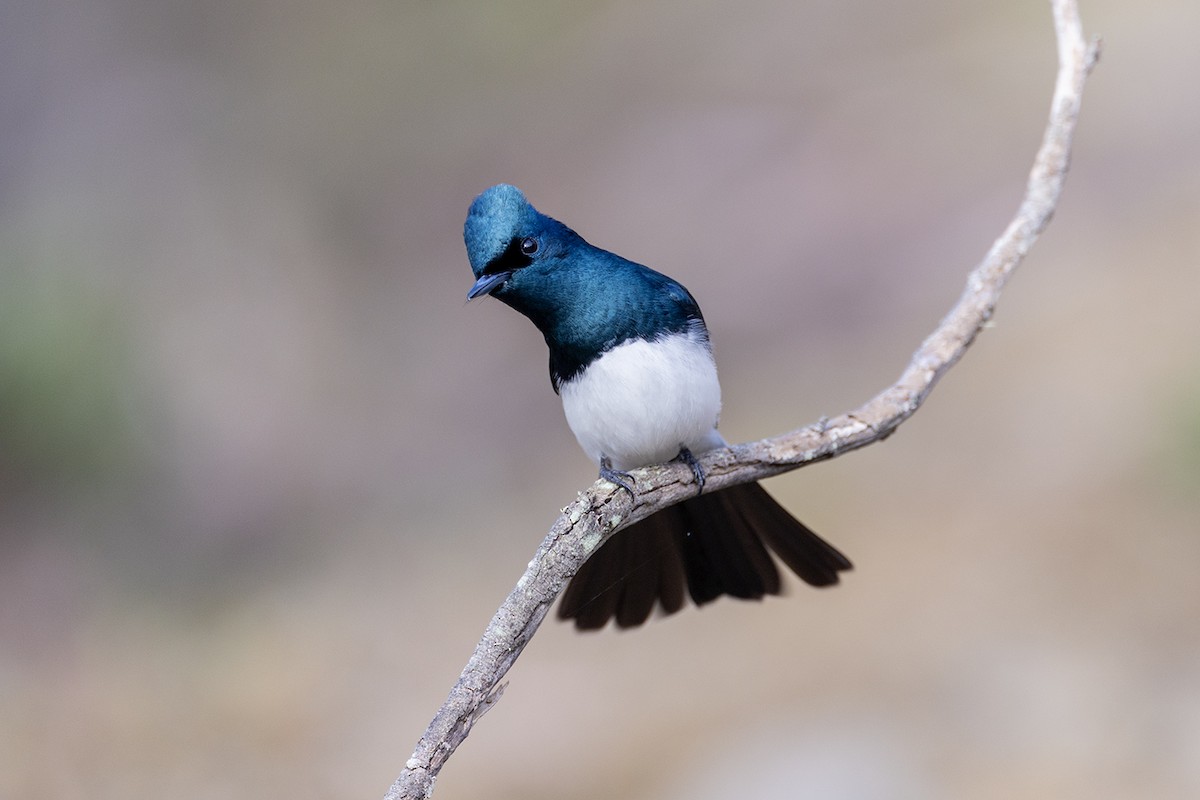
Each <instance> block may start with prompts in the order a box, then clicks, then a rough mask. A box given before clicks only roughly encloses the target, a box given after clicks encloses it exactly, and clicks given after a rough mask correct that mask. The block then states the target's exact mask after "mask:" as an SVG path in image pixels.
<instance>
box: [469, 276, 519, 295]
mask: <svg viewBox="0 0 1200 800" xmlns="http://www.w3.org/2000/svg"><path fill="white" fill-rule="evenodd" d="M511 277H512V273H511V272H496V273H493V274H491V275H481V276H480V277H479V280H477V281H475V285H474V286H472V287H471V291H469V292H467V300H474V299H475V298H476V297H480V296H482V295H485V294H491V293H492V292H494V291H496V290H497V289H499V288H500V287H501V286H503V285H504V282H505V281H506V280H508V279H509V278H511Z"/></svg>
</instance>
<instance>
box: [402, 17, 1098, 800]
mask: <svg viewBox="0 0 1200 800" xmlns="http://www.w3.org/2000/svg"><path fill="white" fill-rule="evenodd" d="M1051 4H1052V6H1053V10H1054V22H1055V31H1056V35H1057V39H1058V59H1059V66H1058V78H1057V81H1056V83H1055V89H1054V98H1053V101H1052V103H1051V106H1050V118H1049V121H1048V123H1047V125H1046V132H1045V135H1044V137H1043V140H1042V145H1041V148H1040V149H1039V150H1038V153H1037V158H1036V160H1035V161H1034V165H1033V170H1032V171H1031V173H1030V175H1029V182H1028V184H1027V186H1026V190H1025V197H1024V199H1023V200H1022V202H1021V205H1020V208H1019V209H1018V210H1017V214H1016V216H1015V217H1014V218H1013V220H1012V222H1010V223H1009V225H1008V227H1007V228H1006V229H1005V231H1004V233H1002V234H1001V235H1000V237H999V238H998V239H997V240H996V241H995V243H994V244H993V245H992V247H991V249H990V250H989V251H988V252H987V255H986V256H984V258H983V261H982V262H980V264H979V265H978V266H977V267H976V268H975V269H974V270H972V271H971V273H970V275H968V277H967V285H966V288H965V289H964V291H963V294H962V296H961V297H960V298H959V300H958V302H957V303H955V305H954V307H953V308H952V309H951V310H950V313H949V314H947V315H946V317H945V319H943V320H942V321H941V323H940V324H939V325H938V327H937V329H936V330H934V332H933V333H932V334H930V336H929V338H927V339H926V340H925V341H924V342H922V343H921V346H920V347H919V348H917V351H916V352H915V353H914V354H913V357H912V360H911V361H910V362H909V365H908V367H907V368H906V369H905V370H904V372H903V374H901V376H900V378H899V379H898V380H897V381H896V382H895V383H894V384H893V385H892V386H889V387H888V388H887V389H885V390H884V391H882V392H880V393H879V394H878V395H876V396H875V397H874V398H873V399H871V400H870V401H869V402H867V403H866V404H864V405H863V406H861V407H859V408H857V409H855V410H853V411H850V412H848V413H845V414H842V415H840V416H837V417H834V418H832V419H822V420H821V421H820V422H818V423H815V424H813V425H809V426H808V427H805V428H800V429H799V430H795V431H792V432H790V433H786V434H783V435H781V436H777V437H774V438H771V439H764V440H762V441H759V442H754V443H751V444H743V445H737V446H734V447H730V448H728V449H724V450H717V451H713V452H710V453H706V454H705V455H704V456H703V457H702V458H701V459H700V462H701V464H702V466H703V467H704V470H705V473H706V475H707V484H706V486H707V487H708V488H710V489H711V490H714V491H715V490H717V489H722V488H725V487H728V486H733V485H735V484H739V483H748V482H750V481H757V480H760V479H762V478H767V477H770V476H772V475H778V474H779V473H782V472H787V471H788V470H793V469H796V468H798V467H802V466H804V465H806V464H811V463H813V462H816V461H823V460H825V459H827V458H833V457H835V456H838V455H841V454H842V453H845V452H848V451H850V450H855V449H857V448H859V447H864V446H865V445H868V444H871V443H872V442H877V441H880V440H881V439H884V438H886V437H887V436H888V435H890V434H891V433H892V431H894V430H895V429H896V428H897V427H898V426H899V425H900V423H902V422H904V421H905V420H906V419H908V418H909V417H911V416H912V415H913V414H914V413H915V412H916V410H917V409H918V408H920V406H921V404H922V403H923V402H924V401H925V398H926V397H928V396H929V393H930V392H931V391H932V390H933V387H934V386H935V385H936V384H937V382H938V380H939V379H940V378H941V377H942V375H944V374H945V373H946V371H947V370H949V369H950V367H952V366H954V364H955V363H957V362H958V360H959V359H960V358H961V357H962V355H963V353H965V352H966V350H967V348H968V347H969V346H970V345H971V342H973V341H974V339H975V337H976V336H977V335H978V334H979V331H980V330H982V329H983V326H984V324H985V323H986V322H987V321H988V320H989V319H990V318H991V316H992V312H993V311H994V309H995V307H996V302H997V301H998V300H999V298H1000V291H1001V289H1003V287H1004V284H1005V283H1006V282H1007V280H1008V278H1009V276H1010V275H1011V274H1012V272H1013V270H1014V269H1016V267H1017V265H1018V264H1020V262H1021V260H1022V259H1023V258H1024V257H1025V254H1026V253H1028V252H1029V249H1030V248H1031V247H1032V246H1033V243H1034V242H1035V241H1036V240H1037V237H1038V235H1039V234H1040V233H1041V232H1042V231H1043V230H1044V229H1045V227H1046V225H1047V224H1048V223H1049V221H1050V218H1051V216H1052V215H1053V214H1054V209H1055V207H1056V206H1057V204H1058V198H1059V195H1060V194H1061V192H1062V188H1063V183H1064V181H1065V179H1066V173H1067V167H1068V164H1069V161H1070V153H1071V137H1072V135H1073V133H1074V131H1075V123H1076V120H1077V118H1078V115H1079V106H1080V100H1081V97H1082V93H1083V84H1084V81H1085V79H1086V78H1087V74H1088V73H1089V72H1090V71H1091V69H1092V67H1093V66H1094V65H1095V63H1096V59H1097V57H1098V55H1099V43H1098V42H1092V43H1091V44H1088V43H1087V42H1086V41H1085V40H1084V38H1083V31H1082V27H1081V25H1080V21H1079V10H1078V7H1077V5H1076V3H1075V2H1074V0H1052V1H1051ZM633 476H634V478H635V479H636V481H637V490H638V491H637V496H636V497H635V498H633V499H632V500H631V499H630V498H629V497H628V496H626V494H625V493H624V492H621V491H619V490H617V489H615V488H614V487H613V485H612V484H610V483H608V482H606V481H597V483H595V484H594V485H593V486H592V488H591V489H589V490H588V491H586V492H584V493H582V494H581V495H580V496H579V497H578V498H577V499H576V500H575V502H573V503H571V505H569V506H567V508H565V509H563V512H562V514H561V516H559V518H558V520H557V521H556V522H555V523H554V526H553V527H552V528H551V529H550V533H549V535H548V536H547V537H546V539H545V540H544V541H543V542H542V544H541V546H540V547H538V550H537V553H536V554H535V555H534V557H533V560H532V561H530V562H529V566H528V567H527V568H526V570H525V574H524V575H522V576H521V579H520V581H518V582H517V586H516V588H515V589H513V591H512V593H511V594H509V596H508V598H507V599H506V600H505V601H504V604H503V605H501V606H500V609H499V610H498V611H497V612H496V616H495V617H494V618H493V619H492V622H491V624H489V625H488V627H487V631H486V632H485V633H484V635H483V638H482V639H481V640H480V641H479V644H478V645H477V646H476V647H475V652H474V654H473V655H472V656H471V659H470V661H468V662H467V666H466V668H465V669H464V670H463V672H462V675H461V676H460V677H459V679H458V682H457V683H456V684H455V685H454V688H453V689H452V690H451V692H450V696H449V697H447V698H446V702H445V703H443V705H442V707H441V709H440V710H439V711H438V713H437V716H435V717H434V718H433V721H432V722H431V723H430V725H429V728H428V729H427V730H426V731H425V734H424V735H423V736H422V737H421V739H420V741H419V742H418V743H417V747H416V750H414V751H413V754H412V757H411V758H409V760H408V762H407V763H406V764H405V768H404V771H403V772H402V773H401V774H400V777H399V778H398V779H397V780H396V782H395V783H394V784H393V785H392V787H391V789H390V790H389V791H388V793H387V800H400V798H406V799H411V800H416V799H417V798H426V797H428V796H429V794H430V793H431V792H432V791H433V784H434V781H435V780H436V778H437V775H438V772H439V771H440V770H441V768H442V765H443V764H444V763H445V762H446V759H448V758H449V757H450V755H451V754H452V753H453V752H454V750H455V748H456V747H458V745H459V744H460V743H461V742H462V741H463V740H464V739H465V738H466V736H467V734H468V733H469V732H470V730H471V727H472V726H473V725H474V724H475V722H476V721H478V719H479V718H480V717H481V716H482V715H483V714H484V713H485V712H487V711H488V710H489V709H490V708H491V707H492V705H493V704H494V703H495V702H496V701H497V700H498V699H499V697H500V693H501V692H502V690H503V686H502V685H501V684H500V681H501V679H502V678H503V677H504V675H505V674H506V673H507V672H508V669H509V668H510V667H511V666H512V665H513V662H515V661H516V660H517V657H518V656H519V655H520V654H521V651H522V650H523V649H524V647H525V645H526V644H527V643H528V642H529V640H530V638H531V637H532V636H533V634H534V631H536V630H537V628H538V625H540V624H541V622H542V619H543V618H544V617H545V616H546V613H547V612H548V611H549V610H550V606H551V604H553V602H554V600H555V599H556V598H557V597H558V595H559V593H560V592H561V591H562V589H563V587H564V586H566V584H567V581H569V580H570V579H571V577H572V576H573V575H574V574H575V573H576V571H577V570H578V569H579V567H580V566H581V565H582V564H583V562H584V561H585V560H586V559H587V557H588V555H589V554H591V553H592V552H593V551H594V550H595V549H596V548H597V547H599V546H600V545H601V544H603V543H604V541H605V540H607V539H608V537H609V536H611V535H612V534H613V533H615V532H616V531H618V530H620V529H621V528H623V527H625V526H627V525H629V524H630V523H632V522H636V521H637V520H639V519H643V518H645V517H647V516H649V515H651V514H653V513H655V512H656V511H659V510H661V509H663V508H666V507H667V506H669V505H672V504H674V503H677V502H679V501H681V500H683V499H685V498H687V497H688V496H690V495H691V494H692V492H694V491H695V487H694V484H692V482H691V471H690V470H689V469H688V468H687V467H684V466H679V465H663V466H658V467H648V468H646V469H640V470H635V471H634V473H633Z"/></svg>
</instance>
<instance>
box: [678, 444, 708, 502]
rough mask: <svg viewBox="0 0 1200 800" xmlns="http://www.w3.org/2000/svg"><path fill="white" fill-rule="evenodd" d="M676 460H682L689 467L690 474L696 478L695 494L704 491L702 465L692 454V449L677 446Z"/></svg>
mask: <svg viewBox="0 0 1200 800" xmlns="http://www.w3.org/2000/svg"><path fill="white" fill-rule="evenodd" d="M675 460H676V461H682V462H683V463H684V464H687V465H688V466H689V467H691V470H692V475H693V476H694V477H695V478H696V494H700V493H701V492H703V491H704V467H702V466H700V462H699V461H697V460H696V457H695V456H694V455H692V451H691V450H688V449H687V448H686V447H681V448H679V455H677V456H675Z"/></svg>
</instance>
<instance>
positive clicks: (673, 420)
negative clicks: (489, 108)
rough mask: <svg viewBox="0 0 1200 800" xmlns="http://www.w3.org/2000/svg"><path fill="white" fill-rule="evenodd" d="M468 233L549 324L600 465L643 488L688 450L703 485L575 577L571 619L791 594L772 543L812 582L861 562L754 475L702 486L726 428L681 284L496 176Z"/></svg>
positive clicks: (488, 271)
mask: <svg viewBox="0 0 1200 800" xmlns="http://www.w3.org/2000/svg"><path fill="white" fill-rule="evenodd" d="M463 240H464V243H465V245H466V250H467V258H468V260H469V262H470V265H471V271H472V273H473V274H474V276H475V283H474V284H473V285H472V286H471V288H470V290H469V291H468V292H467V300H468V302H469V301H471V300H473V299H475V298H480V297H484V296H491V297H493V298H495V299H497V300H499V301H500V302H502V303H504V304H505V305H507V306H509V307H511V308H513V309H514V310H516V311H518V312H520V313H521V314H523V315H524V316H526V317H528V318H529V320H530V321H531V322H532V323H533V324H534V325H535V326H536V327H537V329H538V330H539V331H540V332H541V334H542V336H543V337H544V338H545V340H546V345H547V346H548V348H549V351H550V381H551V384H552V385H553V387H554V391H555V392H556V393H558V395H559V396H560V397H561V399H562V405H563V412H564V414H565V416H566V420H567V424H568V426H569V427H570V429H571V431H572V433H574V434H575V438H576V439H577V440H578V442H579V445H580V447H582V448H583V451H584V452H585V453H586V454H587V455H588V457H589V458H591V460H592V462H593V463H594V464H597V465H598V466H599V471H600V477H601V478H603V479H605V480H608V481H611V482H612V483H614V484H616V485H617V486H619V487H621V488H622V489H624V490H626V491H628V492H629V493H630V495H631V496H632V495H633V494H634V489H633V486H632V485H631V484H632V479H631V476H630V475H629V471H630V470H633V469H636V468H638V467H645V466H650V465H653V464H661V463H666V462H668V461H672V460H679V461H682V462H683V463H685V464H687V465H688V466H690V467H691V469H692V472H693V474H694V476H695V479H696V484H697V487H698V493H697V494H696V495H695V496H693V497H690V498H688V499H686V500H684V501H683V502H681V503H679V504H677V505H674V506H670V507H668V508H665V509H663V510H661V511H659V512H657V513H655V514H653V515H651V516H649V517H647V518H646V519H644V520H641V521H639V522H636V523H634V524H633V525H631V526H629V527H628V528H625V529H623V530H621V531H618V532H617V533H616V534H615V535H614V536H613V537H612V538H610V539H609V540H608V541H607V542H605V543H604V544H603V545H602V546H601V547H600V548H599V549H598V550H596V551H595V552H594V553H593V554H592V555H591V557H590V558H589V559H588V560H587V561H585V562H584V564H583V566H582V567H581V568H580V570H579V571H578V572H577V573H576V574H575V576H574V577H572V578H571V580H570V583H569V585H568V586H567V588H566V590H565V591H564V593H563V598H562V601H561V603H560V605H559V609H558V616H559V618H560V619H564V620H573V621H574V624H575V626H576V628H577V629H579V630H597V629H600V628H603V627H605V625H607V624H608V622H609V621H610V620H614V621H615V625H616V627H617V628H633V627H637V626H640V625H641V624H643V623H644V622H645V621H646V620H647V619H649V617H650V616H651V614H652V612H653V611H654V609H655V607H656V606H657V607H659V608H660V609H661V611H662V612H663V615H668V614H673V613H675V612H677V611H679V610H680V609H681V608H683V606H684V605H685V602H686V601H685V589H686V592H687V595H688V596H690V597H691V599H692V601H693V602H694V603H695V604H696V605H697V606H702V605H704V604H706V603H709V602H711V601H713V600H715V599H717V598H718V597H720V596H722V595H729V596H731V597H735V598H740V599H754V600H758V599H761V598H763V597H764V596H765V595H775V594H779V593H780V592H781V590H782V581H781V579H780V575H779V570H778V568H777V567H776V565H775V562H774V560H773V559H772V557H771V555H770V554H771V553H774V554H775V556H777V557H778V558H779V559H780V560H781V561H783V563H784V564H786V565H787V566H788V567H789V568H790V569H791V570H792V571H793V572H794V573H795V574H796V575H797V576H798V577H799V578H800V579H801V580H803V581H805V582H806V583H808V584H810V585H812V586H831V585H833V584H836V583H838V581H839V573H840V572H842V571H845V570H849V569H851V567H852V565H851V563H850V561H849V560H848V559H847V558H846V556H844V555H842V553H841V552H839V551H838V550H837V549H835V548H834V547H833V546H832V545H830V544H829V543H827V542H826V541H825V540H823V539H821V538H820V537H819V536H817V535H816V534H815V533H813V532H812V531H811V530H809V529H808V528H807V527H805V526H804V525H803V524H802V523H800V522H799V521H798V520H796V519H795V518H794V517H793V516H792V515H791V514H790V513H788V512H787V510H785V509H784V508H783V507H782V506H781V505H779V503H778V502H776V501H775V500H774V499H773V498H772V497H771V496H770V495H769V494H768V493H767V492H766V490H765V489H763V488H762V487H761V486H760V485H759V484H757V483H746V484H740V485H737V486H731V487H728V488H724V489H720V490H717V491H713V492H707V493H706V492H705V491H704V489H703V486H704V471H703V469H702V468H701V466H700V464H699V462H698V460H697V456H698V455H700V454H703V453H705V452H707V451H709V450H712V449H714V448H718V447H725V446H726V442H725V440H724V438H723V437H722V436H721V434H720V433H718V431H717V423H718V418H719V416H720V411H721V387H720V383H719V382H718V380H717V368H716V361H715V360H714V357H713V349H712V345H711V342H710V339H709V334H708V328H707V327H706V326H705V323H704V317H703V315H702V314H701V312H700V306H699V305H698V304H697V302H696V300H695V298H694V297H693V296H692V295H691V293H690V292H688V290H687V289H686V288H684V286H683V285H682V284H681V283H679V282H678V281H675V280H673V279H671V278H669V277H667V276H666V275H663V274H662V273H659V272H656V271H654V270H652V269H650V268H649V267H646V266H643V265H641V264H637V263H635V262H633V261H629V260H627V259H625V258H622V257H621V256H618V255H616V254H615V253H611V252H608V251H607V250H602V249H600V248H599V247H595V246H594V245H592V244H590V243H588V242H587V241H586V240H584V238H583V237H582V236H580V235H579V234H578V233H576V232H575V231H573V230H572V229H571V228H569V227H567V226H566V225H564V224H563V223H561V222H559V221H558V220H555V219H553V218H551V217H548V216H546V215H544V214H542V213H540V212H539V211H538V210H537V209H535V208H534V207H533V206H532V205H531V204H530V202H529V201H528V200H527V199H526V197H525V195H524V193H522V192H521V190H520V189H518V188H517V187H515V186H512V185H509V184H498V185H496V186H492V187H490V188H488V189H486V190H485V191H483V192H482V193H481V194H479V196H477V197H476V198H475V199H474V201H473V202H472V203H471V205H470V209H469V210H468V212H467V218H466V222H465V223H464V225H463Z"/></svg>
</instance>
